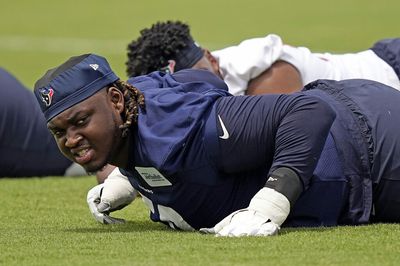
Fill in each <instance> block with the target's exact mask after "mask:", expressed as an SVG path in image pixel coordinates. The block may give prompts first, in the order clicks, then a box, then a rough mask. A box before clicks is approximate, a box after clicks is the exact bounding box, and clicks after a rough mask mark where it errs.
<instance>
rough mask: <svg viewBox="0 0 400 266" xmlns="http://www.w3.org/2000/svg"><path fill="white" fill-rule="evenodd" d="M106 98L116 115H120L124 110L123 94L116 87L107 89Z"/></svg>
mask: <svg viewBox="0 0 400 266" xmlns="http://www.w3.org/2000/svg"><path fill="white" fill-rule="evenodd" d="M107 98H108V99H109V101H110V103H111V105H112V106H113V107H114V109H115V110H116V111H117V112H118V113H120V114H121V113H122V112H123V111H124V109H125V99H124V95H123V93H122V92H121V91H120V90H119V89H117V88H116V87H113V86H111V87H109V88H108V90H107Z"/></svg>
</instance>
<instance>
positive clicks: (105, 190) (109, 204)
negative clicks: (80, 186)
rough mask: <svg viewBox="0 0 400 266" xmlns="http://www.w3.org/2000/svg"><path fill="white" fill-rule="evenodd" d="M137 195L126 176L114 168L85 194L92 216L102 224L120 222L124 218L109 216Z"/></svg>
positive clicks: (122, 221)
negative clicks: (102, 180) (102, 181)
mask: <svg viewBox="0 0 400 266" xmlns="http://www.w3.org/2000/svg"><path fill="white" fill-rule="evenodd" d="M136 196H137V191H136V190H135V189H134V188H133V187H132V185H131V183H130V182H129V180H128V178H127V177H126V176H124V175H123V174H121V172H120V171H119V169H118V168H115V169H114V170H113V171H112V172H111V173H110V175H109V176H108V177H107V179H106V180H105V181H104V183H103V184H100V185H97V186H95V187H94V188H92V189H91V190H89V192H88V194H87V203H88V205H89V210H90V212H91V213H92V215H93V217H94V218H95V219H96V220H97V221H98V222H100V223H103V224H121V223H124V222H125V220H124V219H119V218H114V217H111V216H109V213H110V212H113V211H116V210H120V209H122V208H124V207H125V206H126V205H128V204H130V203H131V202H132V201H133V200H134V199H135V198H136Z"/></svg>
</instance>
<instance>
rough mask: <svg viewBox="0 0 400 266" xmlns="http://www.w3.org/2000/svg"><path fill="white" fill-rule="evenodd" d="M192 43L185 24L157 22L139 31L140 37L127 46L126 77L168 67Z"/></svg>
mask: <svg viewBox="0 0 400 266" xmlns="http://www.w3.org/2000/svg"><path fill="white" fill-rule="evenodd" d="M188 41H193V38H192V36H191V35H190V29H189V26H188V25H187V24H184V23H183V22H180V21H175V22H174V21H170V20H168V21H166V22H157V23H155V24H153V25H152V26H151V28H149V29H148V28H146V29H143V30H141V31H140V37H139V38H138V39H137V40H133V41H132V42H131V43H130V44H128V47H127V48H128V61H127V62H126V66H127V70H126V73H127V74H128V77H135V76H140V75H145V74H148V73H150V72H153V71H156V70H160V69H161V68H163V67H165V66H166V65H168V60H169V59H171V58H175V57H176V55H177V54H179V52H180V51H181V50H182V49H183V48H185V47H186V46H187V43H188Z"/></svg>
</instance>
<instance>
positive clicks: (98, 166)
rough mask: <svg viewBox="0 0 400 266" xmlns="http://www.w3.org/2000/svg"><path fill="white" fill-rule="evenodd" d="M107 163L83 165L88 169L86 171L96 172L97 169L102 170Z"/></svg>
mask: <svg viewBox="0 0 400 266" xmlns="http://www.w3.org/2000/svg"><path fill="white" fill-rule="evenodd" d="M106 165H107V163H102V164H93V163H90V164H86V165H82V167H83V168H84V169H85V170H86V172H88V173H96V172H97V171H100V170H102V169H103V168H104V167H105V166H106Z"/></svg>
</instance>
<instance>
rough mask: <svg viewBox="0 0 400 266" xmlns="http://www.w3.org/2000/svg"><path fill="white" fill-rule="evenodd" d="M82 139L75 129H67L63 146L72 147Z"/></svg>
mask: <svg viewBox="0 0 400 266" xmlns="http://www.w3.org/2000/svg"><path fill="white" fill-rule="evenodd" d="M82 139H83V137H82V136H81V135H80V134H78V133H76V132H75V131H72V130H68V131H67V135H66V141H65V147H67V148H74V147H76V146H77V145H78V144H79V142H80V141H81V140H82Z"/></svg>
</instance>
